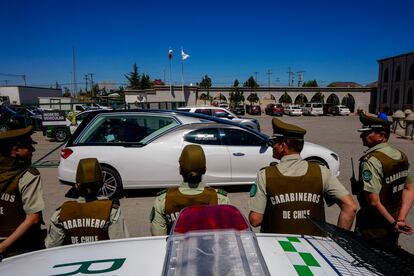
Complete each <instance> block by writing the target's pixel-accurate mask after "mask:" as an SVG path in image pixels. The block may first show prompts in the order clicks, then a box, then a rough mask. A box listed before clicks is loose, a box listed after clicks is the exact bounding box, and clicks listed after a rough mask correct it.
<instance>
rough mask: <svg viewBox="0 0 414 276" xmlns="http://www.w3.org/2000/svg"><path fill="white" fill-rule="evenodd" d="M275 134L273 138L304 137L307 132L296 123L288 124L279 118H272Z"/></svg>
mask: <svg viewBox="0 0 414 276" xmlns="http://www.w3.org/2000/svg"><path fill="white" fill-rule="evenodd" d="M272 127H273V136H272V137H271V138H272V139H275V138H277V137H286V138H296V139H303V137H304V136H305V134H306V130H305V129H303V128H301V127H298V126H296V125H292V124H287V123H285V122H282V121H281V120H279V119H277V118H273V119H272Z"/></svg>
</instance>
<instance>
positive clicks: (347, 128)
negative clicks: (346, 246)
mask: <svg viewBox="0 0 414 276" xmlns="http://www.w3.org/2000/svg"><path fill="white" fill-rule="evenodd" d="M254 117H255V118H256V119H258V120H259V122H260V125H261V129H262V132H264V133H266V134H269V135H270V134H271V133H272V127H271V117H270V116H267V115H266V116H265V115H262V116H254ZM281 119H282V120H283V121H285V122H287V123H293V124H297V125H299V126H301V127H303V128H305V129H306V130H307V133H306V135H305V139H306V141H308V142H312V143H316V144H320V145H322V146H324V147H327V148H329V149H331V150H333V151H335V152H336V153H337V154H338V155H339V157H340V162H341V165H340V172H341V173H340V175H339V177H338V178H339V180H340V181H341V182H342V183H343V184H344V185H345V187H346V188H347V189H348V190H350V182H349V179H350V177H351V175H352V169H351V158H352V159H353V162H354V166H355V169H356V173H358V172H357V167H358V159H359V157H360V156H361V155H362V153H363V151H364V150H366V148H365V147H363V145H362V142H361V139H360V138H359V133H358V132H357V129H358V128H359V127H360V123H359V120H358V117H357V116H354V115H351V116H344V117H342V116H320V117H313V116H300V117H289V116H283V117H282V118H281ZM33 138H34V139H35V140H36V141H37V142H38V144H37V145H36V152H35V153H34V157H33V161H37V160H39V158H41V157H43V156H44V155H46V154H47V153H49V152H50V151H51V150H52V149H54V148H60V147H59V144H60V143H57V142H54V141H52V140H49V139H47V138H45V137H43V135H42V133H41V132H37V133H35V134H34V136H33ZM390 143H391V144H393V145H394V146H395V147H396V148H398V149H400V150H402V151H403V152H405V153H406V154H407V156H408V159H409V160H410V161H411V163H412V164H413V162H414V141H413V140H409V139H403V138H400V137H399V136H398V135H395V134H392V135H391V137H390ZM59 154H60V151H59V149H58V150H56V151H55V152H53V153H51V154H50V155H48V156H47V157H46V158H44V159H43V160H42V161H40V162H39V163H40V164H42V165H43V166H45V167H44V168H40V169H39V170H40V172H41V176H42V181H43V189H44V197H45V202H46V209H45V211H44V220H45V222H46V227H48V224H49V219H50V217H51V215H52V214H53V212H54V211H55V210H56V208H58V207H59V206H60V205H61V204H62V203H63V202H64V201H65V200H66V199H65V197H64V194H65V193H66V191H67V190H68V189H69V187H68V186H65V185H61V184H60V183H59V181H58V179H57V174H58V171H57V168H56V167H48V166H56V165H57V163H58V161H59ZM226 189H227V190H228V192H229V197H230V201H231V203H232V204H233V205H235V206H236V207H238V208H239V209H240V210H241V211H242V212H243V214H244V215H247V214H248V206H247V201H248V198H249V193H248V187H229V188H226ZM157 191H158V190H157V189H150V190H135V191H128V192H127V197H126V198H123V199H122V200H121V208H122V212H123V215H124V217H125V220H126V223H127V226H128V230H129V233H130V235H131V237H140V236H148V235H150V222H149V214H150V211H151V208H152V205H153V203H154V200H155V196H156V192H157ZM326 214H327V221H328V222H330V223H334V224H336V220H337V218H338V214H339V208H338V207H336V206H332V207H329V208H327V209H326ZM413 214H414V211H413V210H412V211H411V212H410V214H409V217H408V223H409V224H410V225H414V216H413ZM255 230H256V231H257V230H258V229H255ZM400 245H401V246H402V247H403V248H404V249H406V250H408V251H409V252H411V253H414V235H413V236H406V235H402V236H401V237H400Z"/></svg>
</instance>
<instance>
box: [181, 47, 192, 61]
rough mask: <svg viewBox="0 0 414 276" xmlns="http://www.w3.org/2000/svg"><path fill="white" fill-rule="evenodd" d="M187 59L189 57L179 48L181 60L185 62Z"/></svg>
mask: <svg viewBox="0 0 414 276" xmlns="http://www.w3.org/2000/svg"><path fill="white" fill-rule="evenodd" d="M189 57H190V55H187V54H186V53H184V50H183V48H181V59H182V60H186V59H187V58H189Z"/></svg>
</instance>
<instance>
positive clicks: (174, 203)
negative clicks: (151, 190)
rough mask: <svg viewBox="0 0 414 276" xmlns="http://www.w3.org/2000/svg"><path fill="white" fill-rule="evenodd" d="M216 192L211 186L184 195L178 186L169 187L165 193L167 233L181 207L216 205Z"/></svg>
mask: <svg viewBox="0 0 414 276" xmlns="http://www.w3.org/2000/svg"><path fill="white" fill-rule="evenodd" d="M217 203H218V198H217V192H216V190H215V189H213V188H211V187H205V188H204V191H203V192H202V193H200V194H197V195H186V194H183V193H181V192H180V190H179V188H178V187H176V188H170V189H168V190H167V194H166V195H165V215H164V217H165V221H166V222H167V233H170V231H171V227H172V225H173V223H174V221H175V220H176V219H177V217H178V214H179V213H180V211H181V210H182V209H184V208H185V207H188V206H194V205H217Z"/></svg>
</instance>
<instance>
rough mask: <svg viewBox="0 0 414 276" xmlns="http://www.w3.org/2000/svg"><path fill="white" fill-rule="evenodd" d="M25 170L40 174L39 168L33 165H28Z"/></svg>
mask: <svg viewBox="0 0 414 276" xmlns="http://www.w3.org/2000/svg"><path fill="white" fill-rule="evenodd" d="M27 171H28V172H30V173H31V174H33V175H39V174H40V172H39V170H38V169H36V168H34V167H28V168H27Z"/></svg>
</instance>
